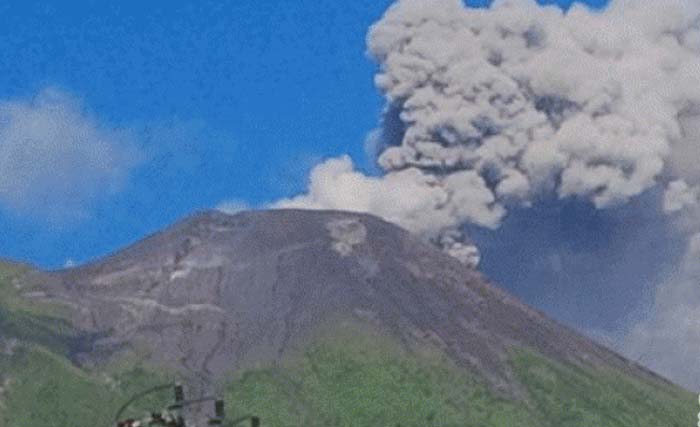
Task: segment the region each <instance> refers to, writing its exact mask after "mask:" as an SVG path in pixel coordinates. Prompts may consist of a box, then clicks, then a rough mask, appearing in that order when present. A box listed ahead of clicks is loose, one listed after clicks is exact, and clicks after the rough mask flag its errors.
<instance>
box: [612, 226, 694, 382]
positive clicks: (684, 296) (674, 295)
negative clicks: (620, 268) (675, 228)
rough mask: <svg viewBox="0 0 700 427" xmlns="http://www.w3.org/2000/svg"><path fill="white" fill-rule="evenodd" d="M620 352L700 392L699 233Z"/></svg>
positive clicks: (692, 238) (691, 241)
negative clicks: (641, 356) (634, 356)
mask: <svg viewBox="0 0 700 427" xmlns="http://www.w3.org/2000/svg"><path fill="white" fill-rule="evenodd" d="M623 350H624V351H625V352H626V353H627V354H639V355H643V356H644V362H645V363H646V364H648V365H649V366H650V367H651V368H653V369H655V370H657V371H658V372H660V373H662V374H664V375H666V376H668V377H669V378H672V379H674V380H675V381H677V382H678V383H679V384H681V385H684V386H685V387H687V388H688V389H689V390H696V391H700V370H699V369H698V351H699V350H700V233H697V234H695V235H693V236H692V237H691V239H690V240H689V244H688V249H687V251H686V255H685V258H684V260H683V262H682V264H681V265H680V267H679V268H678V270H677V271H676V272H675V273H674V274H673V275H672V277H670V278H669V279H668V280H667V281H666V282H664V283H663V284H662V285H661V286H660V287H659V288H658V290H657V294H656V303H655V309H654V311H653V312H652V313H650V314H649V316H648V317H647V318H646V319H643V320H642V321H641V322H640V323H639V324H637V325H636V326H635V327H634V328H633V329H632V331H631V333H630V334H629V335H628V336H627V337H626V338H625V341H624V343H623Z"/></svg>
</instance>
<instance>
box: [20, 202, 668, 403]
mask: <svg viewBox="0 0 700 427" xmlns="http://www.w3.org/2000/svg"><path fill="white" fill-rule="evenodd" d="M31 281H32V282H34V283H37V284H39V287H38V288H34V289H33V291H32V292H31V294H29V295H28V296H29V297H31V298H34V299H38V300H49V301H53V302H60V303H61V304H63V305H65V306H67V307H69V308H70V311H71V316H72V318H73V322H74V324H75V326H76V327H77V328H78V329H79V330H80V331H82V336H83V337H84V339H82V340H78V341H77V343H75V344H74V345H73V349H72V356H73V359H74V361H75V362H76V363H78V364H95V363H101V362H104V361H106V360H109V359H110V358H113V357H115V356H118V355H120V354H125V353H128V352H130V351H131V352H133V353H139V354H143V355H145V357H146V358H147V359H148V360H150V361H151V362H153V363H156V364H159V365H163V366H168V367H170V368H173V369H176V370H177V371H178V372H180V373H181V374H182V375H183V376H184V377H185V378H186V379H187V380H188V381H191V382H193V383H197V384H200V385H203V386H204V387H205V388H208V387H210V386H211V385H212V384H213V381H214V380H215V379H216V378H218V377H219V376H221V375H224V374H226V373H229V372H231V371H234V370H239V369H246V368H250V367H253V366H255V365H256V364H259V363H265V362H273V361H277V360H281V359H283V358H284V357H285V356H286V355H287V354H289V353H290V352H291V351H292V350H293V348H294V346H295V345H298V344H299V343H302V342H303V341H304V339H305V337H307V336H308V335H309V334H310V333H311V332H312V331H313V330H315V329H316V328H318V327H319V326H321V325H327V324H329V323H332V322H334V321H337V319H340V318H351V317H352V318H356V319H360V320H362V321H363V322H366V323H367V324H368V325H371V326H372V327H375V328H377V329H378V330H382V331H384V332H385V333H388V334H390V335H391V336H393V337H394V338H396V339H398V340H400V342H402V343H403V344H404V346H405V347H406V348H407V349H416V348H420V347H421V346H426V345H431V346H434V347H437V348H440V349H442V350H443V351H444V353H445V354H446V355H448V356H449V357H450V358H451V359H452V360H454V361H455V362H456V363H457V364H459V365H462V366H465V367H467V368H468V369H470V370H471V371H472V372H475V373H477V374H478V375H479V376H480V377H481V378H484V379H485V380H486V381H487V383H488V384H489V385H490V386H491V387H492V388H493V390H495V391H497V392H499V393H501V394H504V395H507V396H511V397H518V396H522V393H523V391H522V388H521V387H520V385H519V383H518V381H517V379H516V378H515V376H514V374H513V373H512V372H511V370H510V369H511V368H510V367H509V365H508V363H506V360H507V357H508V353H507V352H508V350H509V349H510V348H514V347H525V348H530V349H533V350H535V351H537V352H538V353H540V354H543V355H546V356H549V357H550V358H552V359H554V360H557V361H562V362H568V363H573V364H575V365H586V366H589V367H604V368H611V369H614V370H617V371H620V372H622V373H625V374H628V375H632V376H634V377H637V378H640V379H643V380H644V381H646V382H651V383H652V384H659V385H661V384H664V385H668V384H669V383H668V382H667V381H666V380H664V379H662V378H660V377H658V376H657V375H655V374H653V373H652V372H650V371H648V370H646V369H644V368H643V367H641V366H638V365H636V364H635V363H632V362H630V361H629V360H626V359H624V358H623V357H621V356H619V355H617V354H616V353H614V352H612V351H610V350H608V349H606V348H604V347H602V346H600V345H598V344H597V343H595V342H593V341H591V340H589V339H588V338H586V337H584V336H582V335H580V334H578V333H576V332H575V331H573V330H571V329H569V328H567V327H564V326H562V325H560V324H558V323H556V322H554V321H552V320H551V319H549V318H547V317H546V316H544V315H543V314H542V313H540V312H538V311H536V310H533V309H532V308H529V307H527V306H525V305H524V304H522V303H520V302H519V301H517V300H516V299H515V298H514V297H512V296H511V295H509V294H507V293H505V292H504V291H502V290H500V289H498V288H497V287H495V286H494V285H492V284H490V283H489V282H488V281H487V280H486V279H485V278H484V277H483V276H482V275H481V274H480V273H479V272H477V271H475V270H472V269H469V268H467V267H465V266H464V265H462V264H461V263H459V262H458V261H457V260H456V259H454V258H452V257H450V256H448V255H446V254H444V253H442V252H441V251H439V250H437V249H436V248H434V247H433V246H431V245H430V244H428V243H425V242H423V241H421V240H420V239H418V238H416V237H414V236H412V235H411V234H409V233H408V232H407V231H405V230H403V229H401V228H399V227H397V226H395V225H392V224H390V223H387V222H385V221H382V220H380V219H378V218H376V217H373V216H370V215H364V214H355V213H347V212H336V211H302V210H274V211H255V212H242V213H238V214H236V215H227V214H224V213H220V212H217V211H207V212H202V213H199V214H196V215H193V216H191V217H189V218H187V219H185V220H183V221H181V222H179V223H177V224H175V225H173V226H171V227H169V228H167V229H165V230H164V231H162V232H159V233H156V234H154V235H152V236H150V237H148V238H146V239H144V240H142V241H140V242H138V243H136V244H134V245H132V246H130V247H127V248H125V249H123V250H121V251H119V252H117V253H116V254H114V255H111V256H108V257H106V258H104V259H100V260H97V261H94V262H92V263H90V264H87V265H85V266H81V267H78V268H73V269H67V270H62V271H56V272H49V273H35V275H34V277H33V278H32V279H31ZM37 289H38V290H37Z"/></svg>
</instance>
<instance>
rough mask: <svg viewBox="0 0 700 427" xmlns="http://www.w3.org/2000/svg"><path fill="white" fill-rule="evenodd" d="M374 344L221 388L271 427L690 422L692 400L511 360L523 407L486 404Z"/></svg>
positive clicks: (349, 345) (430, 369)
mask: <svg viewBox="0 0 700 427" xmlns="http://www.w3.org/2000/svg"><path fill="white" fill-rule="evenodd" d="M374 338H376V337H374ZM374 338H372V337H368V336H360V335H356V336H352V333H350V334H348V333H343V332H341V333H340V334H339V335H338V337H337V339H330V340H325V341H322V342H320V343H317V344H315V345H313V346H312V347H310V348H309V349H308V350H307V351H305V352H304V354H303V356H301V357H300V358H298V359H297V360H296V361H295V362H294V363H292V364H290V365H287V366H280V367H276V368H267V369H259V370H255V371H249V372H246V373H244V374H243V375H241V376H240V377H239V378H237V379H236V380H235V381H234V382H233V383H231V385H230V386H229V388H228V390H227V399H228V401H229V405H230V406H232V407H235V408H237V409H238V410H239V412H243V411H249V412H253V413H256V414H259V415H260V416H261V418H262V420H263V422H264V425H265V426H271V427H272V426H275V427H282V426H289V427H292V426H319V427H321V426H327V427H330V426H392V427H398V426H401V427H408V426H416V427H417V426H445V427H447V426H454V427H470V426H473V427H511V426H512V427H623V426H625V427H626V426H629V427H662V426H663V427H685V426H689V425H694V424H695V422H696V419H695V417H696V413H697V408H696V397H695V396H694V395H691V394H690V393H687V392H684V391H682V390H680V389H676V388H658V387H656V386H653V385H650V384H647V383H645V382H641V381H638V380H636V379H630V378H628V377H626V376H623V375H620V374H618V373H616V372H603V371H599V370H595V369H585V370H584V369H580V368H577V367H573V366H565V365H561V364H558V363H555V362H552V361H550V360H547V359H546V358H544V357H542V356H539V355H537V354H535V353H533V352H530V351H526V350H521V351H517V352H514V353H513V357H512V359H511V364H512V367H513V369H514V370H515V372H516V373H517V374H518V377H519V379H520V381H521V382H522V384H523V385H524V386H525V388H526V389H527V392H528V394H529V399H528V402H527V403H524V402H518V403H515V402H510V401H505V400H502V399H498V398H496V397H494V396H493V395H492V394H491V393H489V392H488V390H487V388H486V387H485V386H484V385H483V384H481V383H480V382H479V381H477V380H475V379H474V378H473V377H471V376H470V375H468V374H467V373H466V372H464V371H463V370H460V369H458V368H456V367H454V366H452V365H451V364H450V363H449V362H447V361H446V360H441V358H440V357H439V356H436V355H432V356H430V357H427V358H426V357H412V356H408V355H406V354H401V352H400V351H398V350H396V348H391V345H390V344H389V343H388V342H387V340H386V338H383V339H374Z"/></svg>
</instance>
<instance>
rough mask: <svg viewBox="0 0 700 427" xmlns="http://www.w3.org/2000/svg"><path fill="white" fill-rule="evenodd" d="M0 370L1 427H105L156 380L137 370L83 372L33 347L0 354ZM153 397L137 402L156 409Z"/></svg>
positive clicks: (156, 400) (161, 400)
mask: <svg viewBox="0 0 700 427" xmlns="http://www.w3.org/2000/svg"><path fill="white" fill-rule="evenodd" d="M0 372H3V373H7V376H6V377H5V379H4V381H3V382H4V384H3V387H4V389H5V390H4V392H3V395H2V398H1V399H0V426H2V427H27V426H32V427H64V426H70V427H95V426H109V425H111V422H112V416H113V415H114V412H115V411H116V410H117V409H118V408H119V406H120V405H121V404H122V403H123V402H124V401H126V400H127V399H128V398H129V397H130V396H131V395H132V394H135V393H137V392H139V391H141V390H143V389H145V388H148V387H150V386H152V385H153V384H159V383H161V382H162V379H161V378H158V377H157V376H155V375H153V374H150V373H148V372H146V371H145V370H143V369H139V368H134V369H131V370H128V371H122V372H118V373H110V374H109V375H107V374H104V375H100V374H96V373H89V372H86V371H84V370H81V369H78V368H76V367H74V366H72V365H71V364H70V363H69V362H68V361H67V360H66V359H65V358H62V357H60V356H57V355H56V354H53V353H51V352H49V351H47V350H45V349H42V348H39V347H22V348H20V349H18V350H17V351H16V353H15V354H14V355H12V356H11V357H7V356H0ZM158 397H159V396H156V399H152V400H151V401H150V402H149V401H145V402H143V403H144V404H146V405H148V404H149V403H151V404H152V406H151V407H154V408H159V407H162V404H163V403H164V402H167V400H166V397H164V398H163V399H160V400H158V399H157V398H158ZM169 397H170V396H169V395H168V396H167V398H169ZM141 409H142V410H143V409H145V407H142V408H141ZM142 414H143V412H137V415H142Z"/></svg>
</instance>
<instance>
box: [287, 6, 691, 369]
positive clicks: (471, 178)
mask: <svg viewBox="0 0 700 427" xmlns="http://www.w3.org/2000/svg"><path fill="white" fill-rule="evenodd" d="M367 44H368V51H369V54H370V55H371V56H372V57H373V58H374V59H375V60H376V62H377V63H378V65H379V72H378V74H377V76H376V78H375V82H376V85H377V87H378V88H379V90H380V91H381V93H382V94H383V95H384V96H385V98H386V107H385V110H384V115H383V117H382V121H381V126H380V128H379V129H377V130H375V131H374V132H372V133H371V135H370V137H369V140H368V146H369V147H370V148H372V149H373V151H374V152H375V153H376V155H377V163H378V165H379V166H380V167H381V169H382V171H383V174H382V176H380V177H369V176H365V175H364V174H362V173H361V172H359V171H356V170H355V169H354V167H353V165H352V162H351V161H350V159H349V158H347V157H342V158H339V159H331V160H328V161H327V162H325V163H323V164H321V165H319V166H317V167H316V168H315V169H314V170H313V172H312V174H311V183H310V187H309V190H308V192H307V193H306V194H303V195H300V196H298V197H295V198H292V199H289V200H283V201H281V202H278V203H277V205H276V206H278V207H307V208H333V209H346V210H354V211H364V212H371V213H374V214H377V215H379V216H382V217H384V218H385V219H387V220H390V221H393V222H396V223H398V224H399V225H402V226H404V227H406V228H408V229H409V230H412V231H414V232H417V233H420V234H423V235H424V236H426V237H428V238H430V239H432V240H433V241H435V242H436V243H438V244H442V245H443V246H445V247H446V249H447V250H448V251H452V252H453V253H455V254H457V255H459V254H463V255H464V254H470V255H468V256H466V257H464V258H465V261H466V262H467V263H471V264H475V263H476V262H478V252H476V249H475V248H473V246H471V244H469V242H468V241H465V238H464V236H462V235H461V233H460V232H459V230H460V227H461V226H463V225H465V224H475V225H479V226H484V227H489V228H498V226H499V224H500V223H501V221H502V219H503V218H504V216H505V215H506V214H507V213H508V211H509V209H512V208H513V207H527V206H530V205H532V204H533V203H537V201H538V200H540V199H543V198H551V197H558V198H570V197H573V198H576V199H579V200H581V201H583V202H589V203H592V204H594V205H595V206H596V207H597V208H600V209H605V208H609V207H613V206H619V205H621V204H624V203H626V202H627V201H629V200H630V199H632V198H634V197H636V196H639V195H640V194H642V193H644V192H645V191H646V190H649V189H650V188H652V187H655V186H661V187H662V188H664V189H665V192H666V193H665V197H664V198H663V201H662V207H661V208H662V209H663V210H664V212H666V213H668V214H669V215H671V218H674V219H677V220H678V223H679V224H680V225H681V226H682V227H685V229H686V231H687V233H688V235H690V236H700V234H696V233H698V232H699V231H700V196H699V195H700V168H698V166H697V162H698V160H700V84H698V81H700V80H699V79H700V3H699V2H696V1H684V0H669V1H664V2H641V1H636V0H618V1H614V2H613V3H612V4H611V5H610V6H609V7H608V8H607V9H605V10H604V11H592V10H589V9H587V8H585V7H583V6H580V5H574V6H573V7H572V8H571V9H570V10H569V11H568V12H566V13H564V12H563V11H562V10H561V9H559V8H557V7H554V6H551V7H542V6H539V5H538V4H537V3H536V2H535V1H531V0H505V1H496V2H495V3H494V4H493V5H492V7H491V8H489V9H472V8H467V7H466V6H465V5H464V4H463V3H462V2H461V1H460V0H400V1H398V2H397V3H395V4H394V5H393V6H392V7H391V8H390V9H389V10H388V11H387V12H386V13H385V15H384V16H383V17H382V19H381V20H380V21H379V22H377V23H376V24H375V25H373V26H372V28H371V29H370V31H369V34H368V37H367ZM694 238H695V239H698V238H700V237H694ZM689 247H694V246H693V245H689ZM465 248H466V250H465ZM689 263H690V264H693V263H697V264H699V265H700V259H695V258H694V257H693V252H692V251H690V250H689V255H688V257H686V261H684V266H682V268H680V267H679V274H680V275H682V274H683V273H682V272H683V271H685V272H688V271H694V270H693V269H692V268H690V267H688V264H689ZM672 282H673V283H676V284H678V285H679V286H682V287H684V289H687V290H689V292H690V291H692V292H691V294H692V295H693V298H695V299H697V300H698V301H696V302H697V304H696V306H697V307H700V295H698V290H697V286H695V287H691V285H689V283H693V282H692V281H690V280H687V279H685V278H681V277H675V278H673V279H672ZM662 287H663V286H662ZM681 293H682V292H681ZM681 293H679V292H676V293H673V292H671V293H669V292H666V293H663V292H661V291H660V294H659V296H658V298H657V299H659V298H660V299H662V300H664V301H663V302H659V303H658V304H657V310H661V311H663V312H665V311H667V307H672V306H673V301H672V300H673V298H675V297H674V296H673V295H679V294H681ZM686 297H687V295H686ZM691 300H693V301H695V300H694V299H691ZM684 304H686V305H687V304H688V302H687V301H686V302H685V303H684ZM691 308H692V307H691ZM686 312H687V313H697V312H698V311H697V310H692V309H689V310H686ZM657 314H658V316H657V318H659V319H661V321H662V323H660V324H659V323H658V322H657V324H658V325H659V326H658V328H657V327H656V326H654V323H653V322H651V323H649V324H648V325H647V326H646V327H647V329H648V330H647V331H645V332H644V333H641V332H639V331H638V333H637V336H638V337H644V336H652V335H654V334H659V333H662V332H663V330H665V328H666V326H664V325H667V323H668V322H666V320H667V319H668V318H669V316H666V315H664V314H662V313H657ZM694 319H695V321H700V316H695V317H694ZM684 324H686V326H682V327H680V326H679V328H686V331H687V330H688V328H690V326H687V325H690V324H694V323H693V322H692V321H691V322H685V323H684ZM654 328H656V331H654V330H653V329H654ZM681 335H683V332H680V331H679V333H678V334H677V336H681ZM686 336H692V337H694V336H695V335H693V334H686ZM676 344H677V345H695V347H694V348H698V346H700V340H698V342H694V343H685V344H681V343H680V342H679V341H678V342H676ZM665 368H666V369H665V372H671V373H673V374H676V373H677V372H678V371H677V370H675V371H674V370H673V369H671V368H669V367H668V366H666V367H665ZM674 376H675V375H674ZM676 377H677V376H676ZM698 380H699V381H700V375H699V378H698Z"/></svg>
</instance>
